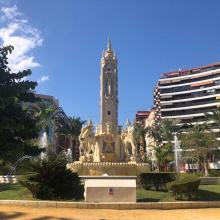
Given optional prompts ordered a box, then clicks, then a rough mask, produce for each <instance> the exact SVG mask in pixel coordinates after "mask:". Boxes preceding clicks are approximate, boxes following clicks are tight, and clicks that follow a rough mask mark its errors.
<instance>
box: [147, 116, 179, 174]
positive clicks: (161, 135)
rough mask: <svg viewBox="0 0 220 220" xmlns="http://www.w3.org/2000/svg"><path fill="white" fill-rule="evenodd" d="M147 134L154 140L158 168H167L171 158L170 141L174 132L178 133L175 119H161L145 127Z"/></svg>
mask: <svg viewBox="0 0 220 220" xmlns="http://www.w3.org/2000/svg"><path fill="white" fill-rule="evenodd" d="M146 132H147V134H148V135H149V136H150V137H152V138H153V139H154V140H155V143H156V144H155V145H156V146H155V156H156V158H157V164H158V169H159V170H165V169H167V166H168V164H169V163H170V162H172V161H173V160H174V159H173V150H172V141H173V140H174V133H177V134H178V133H179V126H178V121H177V120H172V119H161V120H159V121H157V122H156V123H155V124H153V125H152V126H150V127H147V128H146Z"/></svg>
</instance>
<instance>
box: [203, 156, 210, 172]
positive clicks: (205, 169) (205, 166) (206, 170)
mask: <svg viewBox="0 0 220 220" xmlns="http://www.w3.org/2000/svg"><path fill="white" fill-rule="evenodd" d="M204 171H205V176H208V175H209V169H208V163H207V160H206V158H204Z"/></svg>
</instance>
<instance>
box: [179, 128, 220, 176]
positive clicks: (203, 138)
mask: <svg viewBox="0 0 220 220" xmlns="http://www.w3.org/2000/svg"><path fill="white" fill-rule="evenodd" d="M180 140H181V148H182V149H183V150H184V154H185V157H188V158H189V157H190V158H192V160H196V161H197V163H198V164H199V166H200V167H199V169H200V170H202V171H203V172H204V174H205V176H207V175H208V158H209V156H210V154H211V153H212V152H213V151H214V150H216V149H218V147H220V143H219V141H218V140H217V134H216V133H214V132H212V131H211V130H209V127H208V126H207V125H206V124H195V125H193V126H191V127H190V128H189V129H188V130H187V132H186V133H183V134H181V136H180Z"/></svg>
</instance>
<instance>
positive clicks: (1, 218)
mask: <svg viewBox="0 0 220 220" xmlns="http://www.w3.org/2000/svg"><path fill="white" fill-rule="evenodd" d="M29 214H31V213H25V212H0V220H9V219H17V218H21V217H24V216H26V217H27V215H29ZM25 219H26V218H25ZM27 219H28V218H27ZM31 219H32V220H52V219H53V220H74V219H75V218H62V217H61V218H58V217H54V216H40V217H36V218H31ZM75 220H76V219H75Z"/></svg>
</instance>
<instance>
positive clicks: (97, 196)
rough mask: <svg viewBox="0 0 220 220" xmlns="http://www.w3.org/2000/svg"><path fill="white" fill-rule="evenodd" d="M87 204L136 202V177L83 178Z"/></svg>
mask: <svg viewBox="0 0 220 220" xmlns="http://www.w3.org/2000/svg"><path fill="white" fill-rule="evenodd" d="M80 178H81V180H82V181H83V182H84V188H85V191H84V197H85V201H86V202H136V176H127V177H124V176H123V177H122V176H99V177H91V176H82V177H80Z"/></svg>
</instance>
